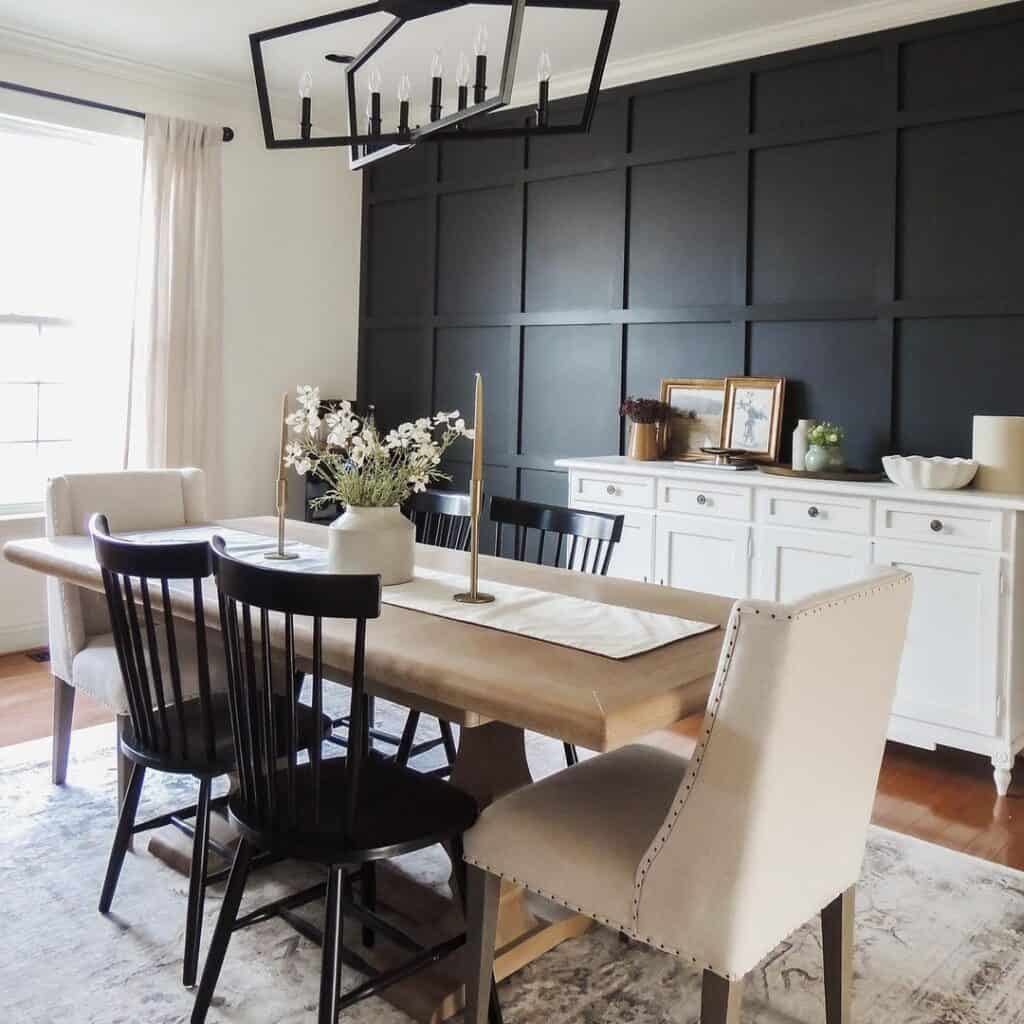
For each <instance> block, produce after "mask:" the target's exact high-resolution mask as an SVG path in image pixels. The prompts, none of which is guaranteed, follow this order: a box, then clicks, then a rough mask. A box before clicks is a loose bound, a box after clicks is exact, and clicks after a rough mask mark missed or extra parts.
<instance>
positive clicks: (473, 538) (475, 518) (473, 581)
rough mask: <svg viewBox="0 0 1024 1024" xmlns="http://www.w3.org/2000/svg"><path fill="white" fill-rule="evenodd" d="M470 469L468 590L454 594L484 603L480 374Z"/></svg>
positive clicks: (466, 601) (462, 599)
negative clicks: (481, 586)
mask: <svg viewBox="0 0 1024 1024" xmlns="http://www.w3.org/2000/svg"><path fill="white" fill-rule="evenodd" d="M473 405H474V408H473V469H472V471H471V473H470V476H469V507H470V508H469V515H470V541H469V591H468V592H467V593H464V594H456V595H455V600H456V601H458V602H459V603H460V604H487V603H488V602H490V601H493V600H494V597H493V595H491V594H482V593H480V590H479V587H478V583H479V580H480V516H481V513H482V512H483V509H482V508H481V507H480V506H481V504H482V503H483V489H484V378H483V375H482V374H479V373H478V374H477V375H476V401H475V402H474V403H473Z"/></svg>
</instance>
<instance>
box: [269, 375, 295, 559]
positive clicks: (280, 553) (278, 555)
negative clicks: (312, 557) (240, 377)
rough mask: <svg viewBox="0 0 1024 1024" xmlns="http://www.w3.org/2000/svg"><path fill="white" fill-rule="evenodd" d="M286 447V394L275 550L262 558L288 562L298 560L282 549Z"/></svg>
mask: <svg viewBox="0 0 1024 1024" xmlns="http://www.w3.org/2000/svg"><path fill="white" fill-rule="evenodd" d="M287 445H288V392H287V391H286V392H285V393H284V396H283V397H282V399H281V454H280V456H279V457H278V460H277V550H276V551H268V552H267V553H266V554H265V555H264V556H263V557H264V558H270V559H273V560H274V561H279V562H280V561H289V560H290V559H292V558H298V557H299V556H298V554H296V553H295V552H294V551H285V549H284V513H285V510H286V509H287V507H288V477H287V467H286V466H285V464H284V453H285V448H286V447H287Z"/></svg>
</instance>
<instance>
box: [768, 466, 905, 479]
mask: <svg viewBox="0 0 1024 1024" xmlns="http://www.w3.org/2000/svg"><path fill="white" fill-rule="evenodd" d="M757 468H758V470H759V471H760V472H762V473H767V474H768V475H769V476H791V477H796V478H797V479H799V480H845V481H846V482H847V483H849V484H866V483H877V482H878V481H879V480H885V479H886V476H885V474H884V473H865V472H863V471H862V470H857V469H844V470H843V471H842V472H841V473H828V472H821V473H811V472H810V471H809V470H806V469H793V467H792V466H768V465H764V464H761V465H759V466H758V467H757Z"/></svg>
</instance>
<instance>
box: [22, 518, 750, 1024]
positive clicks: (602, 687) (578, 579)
mask: <svg viewBox="0 0 1024 1024" xmlns="http://www.w3.org/2000/svg"><path fill="white" fill-rule="evenodd" d="M215 525H219V526H222V527H224V528H228V529H231V530H240V531H245V532H248V533H253V534H260V535H265V536H268V537H271V536H276V531H277V520H276V519H275V518H272V517H269V516H260V517H250V518H244V519H231V520H223V521H218V522H217V523H216V524H215ZM161 532H162V533H166V532H167V531H161ZM287 532H288V537H289V539H290V540H293V541H300V542H302V543H305V544H310V545H313V546H318V547H326V544H327V527H325V526H319V525H315V524H308V523H299V522H289V523H288V530H287ZM4 556H5V558H7V559H8V561H10V562H13V563H15V564H17V565H20V566H24V567H26V568H29V569H33V570H36V571H38V572H42V573H45V574H47V575H50V576H56V577H59V578H61V579H63V580H65V581H67V582H69V583H72V584H75V585H77V586H80V587H83V588H85V589H88V590H93V591H100V592H102V590H103V583H102V578H101V576H100V570H99V566H98V565H97V562H96V559H95V556H94V554H93V548H92V542H91V539H90V538H88V537H86V536H61V537H52V538H39V539H33V540H22V541H11V542H9V543H8V544H6V545H5V547H4ZM268 564H270V563H268ZM416 564H417V566H421V567H424V568H426V569H433V570H437V571H441V572H448V573H453V574H459V575H465V574H467V573H468V571H469V555H468V554H467V553H465V552H459V551H449V550H445V549H442V548H436V547H431V546H427V545H417V549H416ZM480 577H481V580H482V581H485V580H492V581H495V582H499V583H507V584H511V585H517V586H522V587H529V588H533V589H535V590H542V591H547V592H551V593H558V594H566V595H570V596H574V597H579V598H584V599H587V600H590V601H596V602H600V603H605V604H610V605H618V606H621V607H626V608H635V609H641V610H644V611H651V612H659V613H662V614H665V615H672V616H677V617H679V618H685V619H695V620H699V621H702V622H708V623H714V624H715V625H718V626H721V625H724V623H725V621H726V619H727V618H728V615H729V611H730V609H731V606H732V601H731V600H730V599H728V598H724V597H720V596H717V595H712V594H702V593H695V592H691V591H685V590H677V589H672V588H669V587H662V586H656V585H653V584H648V583H637V582H633V581H630V580H620V579H609V578H605V577H600V576H592V575H586V574H583V573H577V572H569V571H567V570H565V569H560V568H554V567H550V566H537V565H532V564H526V563H520V562H513V561H510V560H508V559H501V558H491V557H487V556H481V558H480ZM204 593H205V603H206V609H205V611H206V623H207V627H208V628H217V627H218V626H219V609H218V602H217V594H216V589H215V587H214V585H213V581H212V580H210V581H208V586H207V587H206V588H205V590H204ZM171 603H172V610H173V612H174V613H175V614H176V615H179V616H181V617H182V618H185V619H190V618H191V617H192V594H191V589H189V591H188V592H187V593H186V592H184V591H175V590H171ZM271 633H272V635H271V642H272V646H276V645H277V642H278V640H279V637H276V636H275V635H274V631H273V629H272V631H271ZM353 639H354V632H353V629H352V626H351V623H348V622H343V621H329V620H327V621H324V624H323V661H324V675H325V677H326V678H328V679H336V680H337V681H339V682H344V680H345V679H346V678H347V677H348V673H349V671H350V669H351V664H352V654H353ZM722 639H723V630H721V629H715V630H712V631H709V632H705V633H701V634H699V635H696V636H691V637H688V638H686V639H684V640H679V641H676V642H674V643H670V644H667V645H665V646H662V647H659V648H657V649H655V650H650V651H647V652H646V653H642V654H637V655H634V656H632V657H628V658H622V659H613V658H608V657H605V656H602V655H598V654H592V653H588V652H586V651H582V650H578V649H575V648H570V647H565V646H561V645H557V644H553V643H548V642H545V641H541V640H535V639H532V638H530V637H526V636H522V635H519V634H515V633H511V632H504V631H502V630H498V629H493V628H488V627H485V626H480V625H476V624H472V623H468V622H464V621H459V620H456V619H450V618H446V617H443V616H439V615H434V614H430V613H426V612H422V611H414V610H411V609H408V608H403V607H398V606H396V605H391V604H384V605H383V608H382V612H381V615H380V618H378V619H374V620H371V621H370V622H369V623H368V628H367V646H366V684H367V689H368V691H369V692H370V693H371V694H373V695H375V696H378V697H383V698H386V699H388V700H391V701H395V702H396V703H398V704H401V705H404V706H406V707H410V708H413V709H416V710H418V711H422V712H425V713H428V714H432V715H437V716H438V717H441V718H444V719H446V720H447V721H449V722H453V723H455V724H457V725H459V726H460V727H461V729H460V734H459V745H458V754H457V757H456V761H455V766H454V769H453V772H452V776H451V781H452V783H453V784H455V785H458V786H460V787H461V788H463V789H464V790H466V791H467V792H469V793H471V794H472V795H473V796H474V797H475V798H476V799H477V801H478V803H479V804H480V805H481V806H485V805H486V804H488V803H490V802H491V801H493V800H495V799H497V798H498V797H500V796H501V795H502V794H504V793H507V792H510V791H511V790H513V789H516V788H518V787H520V786H523V785H529V784H530V782H531V781H532V777H531V775H530V769H529V765H528V763H527V759H526V747H525V733H526V731H527V730H529V731H533V732H537V733H542V734H544V735H546V736H550V737H553V738H555V739H557V740H561V741H564V742H568V743H573V744H576V745H577V746H580V747H585V748H587V749H590V750H595V751H607V750H612V749H614V748H616V747H620V746H622V745H624V744H627V743H630V742H632V741H634V740H638V739H640V738H641V737H644V736H647V735H648V734H650V733H652V732H654V731H656V730H659V729H664V728H666V727H668V726H671V725H673V724H674V723H676V722H678V721H679V720H680V719H681V718H684V717H686V716H688V715H691V714H693V713H694V712H697V711H700V710H702V709H703V708H704V706H705V704H706V702H707V697H708V693H709V692H710V689H711V682H712V677H713V674H714V671H715V667H716V664H717V662H718V657H719V651H720V648H721V644H722ZM280 642H282V643H283V640H281V641H280ZM295 644H296V654H297V657H298V661H299V663H300V666H301V665H302V664H304V663H305V664H306V665H309V663H310V660H311V658H312V634H311V632H310V630H309V627H308V624H303V623H301V622H298V621H297V622H296V628H295ZM378 899H379V900H380V901H381V902H382V903H384V904H385V905H388V904H390V905H393V906H394V908H395V910H396V911H397V912H399V913H401V914H402V915H403V916H405V917H406V918H408V919H410V920H412V921H413V922H415V924H416V925H417V928H418V933H419V935H420V936H422V939H421V941H436V939H437V938H438V937H447V935H450V934H452V933H453V932H454V931H458V930H461V920H460V916H459V912H458V910H457V909H456V908H455V907H454V906H453V904H452V901H451V900H450V899H449V898H447V897H445V896H442V895H440V894H439V893H437V892H436V891H435V890H432V889H428V888H427V887H425V886H423V885H421V884H419V883H417V882H416V881H415V880H413V879H412V878H411V877H409V876H408V875H404V874H402V873H401V871H400V870H396V869H394V868H389V869H387V870H386V871H384V872H383V873H382V878H381V880H380V881H379V883H378ZM589 926H590V921H589V919H587V918H583V917H581V916H579V915H574V914H570V913H568V912H566V911H564V910H562V909H560V908H556V907H554V906H553V905H550V906H548V905H544V904H539V902H538V900H537V899H536V898H531V899H529V900H527V897H526V894H525V892H524V891H523V890H521V889H519V888H518V887H515V886H511V885H508V886H506V887H505V888H504V889H503V892H502V900H501V913H500V919H499V930H498V956H497V959H496V961H495V973H496V975H497V977H498V978H499V980H500V979H501V978H503V977H506V976H508V975H509V974H511V973H513V972H514V971H516V970H519V969H520V968H521V967H523V966H524V965H526V964H527V963H530V962H531V961H533V960H534V959H536V958H537V957H538V956H540V955H541V954H543V953H544V952H546V951H547V950H549V949H551V948H553V947H554V946H555V945H557V944H558V943H560V942H562V941H564V940H565V939H568V938H571V937H574V936H576V935H580V934H582V933H583V932H584V931H586V930H587V928H588V927H589ZM369 954H370V955H368V956H367V959H368V960H369V961H370V962H371V963H372V964H374V966H378V967H381V968H385V967H390V966H394V964H395V963H396V962H397V956H398V954H397V951H395V950H390V949H389V948H388V946H387V944H386V943H377V945H376V946H375V947H374V949H373V950H370V951H369ZM385 997H386V998H389V999H390V1000H391V1001H392V1002H394V1003H395V1004H396V1005H397V1006H399V1007H400V1008H401V1009H403V1010H404V1011H405V1012H407V1013H409V1014H410V1015H411V1016H412V1017H413V1018H414V1019H416V1020H420V1021H424V1022H428V1021H429V1022H432V1024H433V1022H436V1021H440V1020H443V1019H445V1018H447V1017H449V1016H451V1015H452V1014H454V1013H455V1012H457V1011H458V1010H459V1008H460V1007H461V999H462V996H461V972H460V969H459V965H458V963H457V958H450V959H449V960H448V961H445V962H442V963H440V964H438V965H435V966H434V967H433V968H431V969H430V970H429V971H427V972H423V973H421V974H419V975H417V976H415V977H414V978H412V979H410V980H409V981H406V982H403V983H401V984H400V985H398V986H395V987H394V988H393V989H391V990H387V991H386V992H385Z"/></svg>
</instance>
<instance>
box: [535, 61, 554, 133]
mask: <svg viewBox="0 0 1024 1024" xmlns="http://www.w3.org/2000/svg"><path fill="white" fill-rule="evenodd" d="M550 90H551V57H550V55H549V54H548V51H547V50H544V51H543V52H542V53H541V55H540V60H538V61H537V127H538V128H546V127H547V124H548V104H549V100H550Z"/></svg>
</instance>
